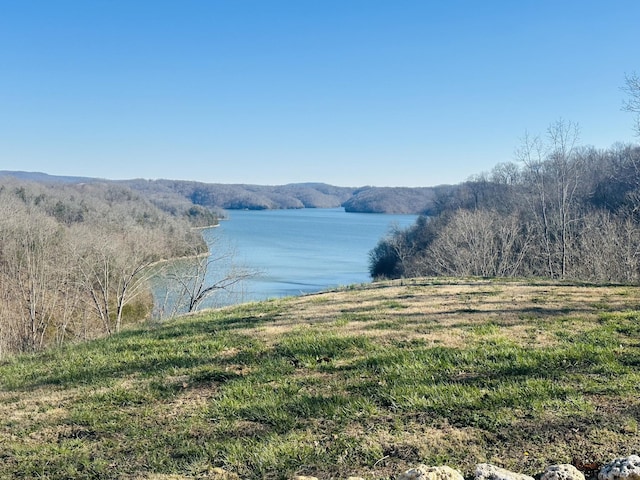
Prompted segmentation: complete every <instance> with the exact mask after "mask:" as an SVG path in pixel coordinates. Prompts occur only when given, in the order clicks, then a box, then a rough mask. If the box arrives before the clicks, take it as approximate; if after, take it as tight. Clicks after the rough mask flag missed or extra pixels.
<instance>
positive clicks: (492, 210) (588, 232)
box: [369, 77, 640, 283]
mask: <svg viewBox="0 0 640 480" xmlns="http://www.w3.org/2000/svg"><path fill="white" fill-rule="evenodd" d="M632 78H634V79H635V81H636V82H637V77H632ZM638 91H640V90H638ZM634 105H635V106H634ZM629 108H630V109H632V108H635V110H631V111H634V112H639V111H640V107H638V104H637V103H636V104H630V105H629ZM639 125H640V124H639ZM637 133H638V134H639V135H640V127H639V128H638V129H637ZM578 140H579V129H578V126H577V125H576V124H574V123H572V122H566V121H563V120H560V121H557V122H555V123H554V124H552V125H551V126H550V127H549V129H548V130H547V132H546V134H545V135H543V136H536V137H532V136H529V135H525V137H524V139H523V141H522V145H521V146H520V148H519V149H518V150H517V153H516V159H515V161H514V162H508V163H503V164H499V165H496V166H495V167H494V168H493V170H492V171H491V172H488V173H483V174H480V175H476V176H475V177H473V178H471V179H470V180H469V181H467V182H464V183H463V184H461V185H459V186H457V188H455V189H451V190H449V191H440V192H438V194H437V197H436V199H435V201H434V203H435V205H436V207H435V208H434V211H433V215H431V216H429V217H426V216H421V217H420V218H419V219H418V221H417V222H416V223H415V224H414V225H413V226H412V227H410V228H408V229H406V230H397V229H396V230H395V231H393V232H391V233H390V234H389V235H388V236H387V237H385V238H383V239H381V240H380V241H379V242H378V244H377V246H376V247H375V248H374V249H373V250H372V251H371V252H370V263H369V265H370V274H371V276H372V277H373V278H374V279H380V278H401V277H416V276H481V277H545V278H553V279H571V280H582V281H590V282H615V283H638V282H640V147H639V146H637V145H633V144H617V145H614V146H613V147H611V148H609V149H605V150H599V149H595V148H592V147H584V146H580V144H579V142H578Z"/></svg>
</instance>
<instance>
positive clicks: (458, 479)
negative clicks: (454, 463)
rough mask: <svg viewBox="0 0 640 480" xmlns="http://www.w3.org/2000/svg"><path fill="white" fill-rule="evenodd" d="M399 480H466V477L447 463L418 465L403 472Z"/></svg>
mask: <svg viewBox="0 0 640 480" xmlns="http://www.w3.org/2000/svg"><path fill="white" fill-rule="evenodd" d="M397 480H464V477H463V476H462V474H461V473H460V472H459V471H457V470H454V469H453V468H451V467H447V466H446V465H445V466H442V467H427V466H426V465H418V466H417V467H416V468H412V469H410V470H407V471H406V472H404V473H401V474H400V475H399V476H398V478H397Z"/></svg>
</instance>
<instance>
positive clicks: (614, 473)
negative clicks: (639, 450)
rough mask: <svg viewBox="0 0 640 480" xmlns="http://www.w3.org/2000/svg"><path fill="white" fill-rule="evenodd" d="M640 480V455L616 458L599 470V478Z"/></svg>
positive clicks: (600, 479)
mask: <svg viewBox="0 0 640 480" xmlns="http://www.w3.org/2000/svg"><path fill="white" fill-rule="evenodd" d="M619 479H620V480H640V457H639V456H638V455H629V456H628V457H625V458H616V459H615V460H614V461H613V462H611V463H609V464H608V465H605V466H604V467H602V468H601V469H600V472H598V480H619Z"/></svg>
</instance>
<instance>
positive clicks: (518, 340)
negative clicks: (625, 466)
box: [0, 279, 640, 479]
mask: <svg viewBox="0 0 640 480" xmlns="http://www.w3.org/2000/svg"><path fill="white" fill-rule="evenodd" d="M638 305H640V288H637V287H615V286H608V287H599V286H588V285H568V284H567V285H562V284H553V283H543V282H539V283H533V284H529V283H523V282H515V281H514V282H500V281H485V280H464V281H451V282H443V281H442V280H437V281H436V280H429V279H422V280H414V281H411V282H408V283H407V282H406V281H405V282H404V283H403V284H400V283H395V284H374V285H369V286H366V287H362V288H350V289H347V290H344V291H338V292H327V293H323V294H318V295H311V296H307V297H297V298H288V299H281V300H277V301H269V302H264V303H255V304H247V305H241V306H237V307H232V308H227V309H222V310H216V311H209V312H205V313H201V314H198V315H195V316H189V317H184V318H180V319H176V320H175V321H171V322H167V323H165V324H160V325H145V326H141V327H140V328H138V329H135V330H130V331H126V332H124V333H122V334H120V335H116V336H114V337H112V338H109V339H105V340H101V341H95V342H91V343H86V344H80V345H76V346H69V347H67V348H64V349H60V350H51V351H49V352H47V353H44V354H41V355H35V356H26V357H19V358H13V359H9V360H6V361H4V362H2V363H1V364H0V458H2V466H1V467H0V477H2V478H33V477H40V478H52V479H54V478H123V477H125V478H159V477H154V475H158V474H166V475H170V474H171V475H179V477H171V478H203V477H214V476H215V475H217V474H218V473H219V472H220V470H217V469H218V468H223V469H224V470H225V471H227V472H229V473H230V474H236V475H239V476H240V477H241V478H290V476H291V475H293V474H306V475H316V476H319V477H324V478H328V477H330V476H334V477H336V476H337V477H338V478H346V477H347V476H348V475H350V474H352V475H354V474H357V475H359V476H365V477H367V478H389V477H390V476H395V475H396V474H397V473H398V472H400V471H403V470H404V469H406V468H408V467H411V466H414V465H415V464H417V463H419V462H424V463H427V464H450V465H453V466H457V467H459V468H460V469H462V471H463V472H465V473H466V474H467V475H468V474H470V473H471V470H472V468H473V466H474V465H475V463H478V462H485V461H488V462H492V463H496V464H499V465H501V466H504V467H506V468H510V469H512V470H515V471H520V472H523V473H534V472H536V471H539V470H540V469H541V467H542V466H546V465H548V464H551V463H568V462H571V460H572V459H573V458H574V457H575V458H577V459H579V460H581V461H583V462H585V463H586V462H600V461H608V460H610V459H611V458H615V457H617V456H619V455H621V454H627V453H628V452H637V451H639V450H640V435H638V424H639V422H640V390H639V385H640V311H638V310H637V308H638Z"/></svg>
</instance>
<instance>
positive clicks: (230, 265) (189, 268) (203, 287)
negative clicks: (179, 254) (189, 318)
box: [156, 238, 257, 318]
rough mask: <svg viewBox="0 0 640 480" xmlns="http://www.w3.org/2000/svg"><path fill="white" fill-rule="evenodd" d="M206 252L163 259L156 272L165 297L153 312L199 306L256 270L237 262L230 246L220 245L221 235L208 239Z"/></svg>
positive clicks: (162, 313) (159, 313) (160, 313)
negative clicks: (168, 260)
mask: <svg viewBox="0 0 640 480" xmlns="http://www.w3.org/2000/svg"><path fill="white" fill-rule="evenodd" d="M209 250H210V251H209V253H208V254H206V255H198V254H197V252H195V251H194V254H193V255H192V256H191V257H190V258H186V259H180V260H173V261H170V262H166V263H165V264H164V265H163V266H162V267H161V268H160V269H159V270H158V272H157V273H156V276H157V277H158V279H159V282H160V283H161V284H162V288H161V289H158V290H163V291H164V295H163V296H164V301H163V303H162V304H159V305H156V316H157V317H159V318H165V317H172V316H174V315H178V314H181V313H191V312H194V311H196V310H198V309H199V308H200V307H201V305H202V304H203V302H204V301H205V300H206V299H208V298H210V297H212V296H214V295H216V294H219V293H222V292H225V293H227V294H232V293H233V291H234V289H235V288H236V287H238V286H239V285H241V284H242V282H244V281H246V280H249V279H251V278H253V277H255V276H256V275H257V272H256V271H254V270H251V269H248V268H246V267H243V266H240V265H237V264H236V261H235V259H236V254H235V251H234V249H233V248H231V247H229V246H227V245H223V242H222V241H221V239H220V238H214V239H210V244H209ZM157 293H158V292H157Z"/></svg>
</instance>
